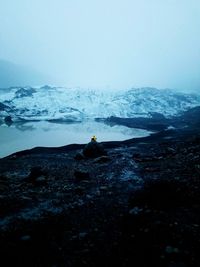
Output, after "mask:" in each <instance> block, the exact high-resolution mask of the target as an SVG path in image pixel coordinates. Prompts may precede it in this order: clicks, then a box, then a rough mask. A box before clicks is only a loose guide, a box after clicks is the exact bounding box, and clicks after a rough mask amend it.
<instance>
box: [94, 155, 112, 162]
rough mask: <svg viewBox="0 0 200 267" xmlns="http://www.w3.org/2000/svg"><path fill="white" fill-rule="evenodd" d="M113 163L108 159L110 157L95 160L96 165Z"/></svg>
mask: <svg viewBox="0 0 200 267" xmlns="http://www.w3.org/2000/svg"><path fill="white" fill-rule="evenodd" d="M109 161H111V158H110V157H108V156H101V157H99V158H97V159H95V160H94V163H106V162H109Z"/></svg>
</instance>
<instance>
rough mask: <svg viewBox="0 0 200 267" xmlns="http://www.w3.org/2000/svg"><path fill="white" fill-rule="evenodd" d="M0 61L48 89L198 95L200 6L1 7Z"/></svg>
mask: <svg viewBox="0 0 200 267" xmlns="http://www.w3.org/2000/svg"><path fill="white" fill-rule="evenodd" d="M0 60H4V61H8V62H11V63H14V64H15V66H16V65H19V66H23V68H24V67H27V68H31V69H32V70H33V69H34V70H35V71H37V72H38V73H43V74H44V76H45V77H46V80H45V82H46V84H48V83H54V84H56V85H60V86H72V87H73V86H79V87H95V88H106V89H124V88H132V87H145V86H149V87H157V88H174V89H180V90H193V91H198V90H199V91H200V1H199V0H0ZM30 82H31V83H32V84H31V85H36V84H33V83H34V80H32V81H31V79H30ZM36 82H38V81H36V80H35V83H36Z"/></svg>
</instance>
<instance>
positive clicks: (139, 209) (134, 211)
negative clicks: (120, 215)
mask: <svg viewBox="0 0 200 267" xmlns="http://www.w3.org/2000/svg"><path fill="white" fill-rule="evenodd" d="M142 211H143V209H141V208H139V207H134V208H133V209H131V210H129V214H130V215H138V214H139V213H141V212H142Z"/></svg>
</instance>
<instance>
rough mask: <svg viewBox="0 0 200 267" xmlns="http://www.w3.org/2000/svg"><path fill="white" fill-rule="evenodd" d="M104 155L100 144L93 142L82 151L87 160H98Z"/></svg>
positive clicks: (104, 152)
mask: <svg viewBox="0 0 200 267" xmlns="http://www.w3.org/2000/svg"><path fill="white" fill-rule="evenodd" d="M106 154H107V153H106V151H105V150H104V147H103V146H102V145H101V144H100V143H98V142H94V141H91V142H90V143H88V144H87V145H86V146H85V147H84V149H83V155H84V156H85V157H88V158H98V157H100V156H104V155H106Z"/></svg>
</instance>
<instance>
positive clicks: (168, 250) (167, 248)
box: [165, 246, 180, 254]
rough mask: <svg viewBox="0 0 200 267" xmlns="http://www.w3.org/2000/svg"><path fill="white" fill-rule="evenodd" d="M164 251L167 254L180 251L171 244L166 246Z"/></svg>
mask: <svg viewBox="0 0 200 267" xmlns="http://www.w3.org/2000/svg"><path fill="white" fill-rule="evenodd" d="M165 252H166V253H167V254H174V253H179V252H180V251H179V249H178V248H174V247H171V246H166V248H165Z"/></svg>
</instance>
